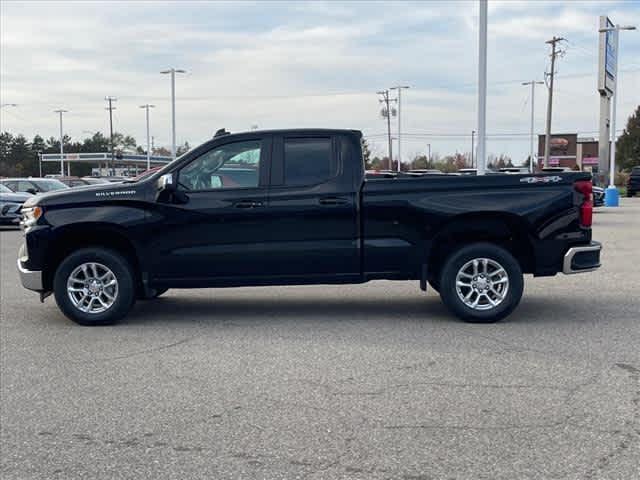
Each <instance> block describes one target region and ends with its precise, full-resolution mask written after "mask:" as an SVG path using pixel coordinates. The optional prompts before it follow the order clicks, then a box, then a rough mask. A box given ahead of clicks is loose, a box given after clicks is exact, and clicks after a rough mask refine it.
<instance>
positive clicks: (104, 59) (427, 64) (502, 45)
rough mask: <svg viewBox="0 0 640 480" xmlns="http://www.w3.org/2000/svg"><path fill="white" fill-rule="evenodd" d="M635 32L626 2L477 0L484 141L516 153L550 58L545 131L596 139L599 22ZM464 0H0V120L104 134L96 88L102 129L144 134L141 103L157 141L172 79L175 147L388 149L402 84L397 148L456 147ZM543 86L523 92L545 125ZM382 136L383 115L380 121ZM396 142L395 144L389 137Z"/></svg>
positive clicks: (635, 64)
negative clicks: (328, 131)
mask: <svg viewBox="0 0 640 480" xmlns="http://www.w3.org/2000/svg"><path fill="white" fill-rule="evenodd" d="M599 15H608V16H609V17H610V18H611V19H612V20H613V21H614V22H615V23H620V24H633V25H637V26H638V27H639V28H640V0H634V1H611V2H607V1H602V0H600V1H557V2H546V1H535V2H534V1H516V0H512V1H497V0H495V1H494V0H490V1H489V15H488V19H489V20H488V97H487V133H488V137H487V151H488V153H493V154H500V153H505V154H507V155H510V156H511V157H512V158H514V160H516V161H521V160H523V159H524V158H526V156H527V155H528V153H529V137H528V132H529V130H530V108H531V103H530V102H531V98H530V87H526V86H522V85H521V83H522V82H524V81H530V80H543V79H544V72H545V70H547V71H548V69H549V60H550V59H549V53H550V47H549V45H547V44H545V41H546V40H548V39H550V38H551V37H553V36H554V35H557V36H562V37H565V38H566V39H567V42H564V43H563V45H562V48H563V49H564V50H565V51H566V53H565V55H564V56H563V57H562V58H560V59H559V60H558V62H557V67H558V68H557V76H556V82H555V90H554V103H553V129H552V130H553V132H555V133H574V132H577V133H579V134H581V135H583V136H597V130H598V118H599V97H598V94H597V91H596V86H597V69H598V56H597V52H598V33H597V28H598V17H599ZM477 57H478V2H477V1H449V2H439V1H422V2H390V1H387V2H366V1H350V2H341V1H336V0H332V1H323V2H302V1H299V2H294V1H288V2H287V1H280V2H268V1H255V2H249V1H235V2H222V1H217V2H204V1H201V2H186V1H183V2H173V3H172V2H152V1H142V0H140V1H127V2H125V1H121V2H118V1H110V2H105V3H100V2H79V1H74V2H71V1H67V2H53V1H46V2H35V1H28V2H13V1H8V0H2V2H0V100H1V103H2V104H5V103H16V104H18V106H17V107H3V108H2V109H1V110H0V112H1V114H0V122H1V125H0V127H1V129H2V130H7V131H10V132H13V133H23V134H25V135H26V136H27V137H29V138H31V137H32V136H33V135H34V134H36V133H39V134H41V135H43V136H44V137H49V136H58V135H59V123H58V117H57V114H55V113H54V112H53V111H54V110H56V109H59V108H64V109H66V110H69V112H68V113H65V115H64V131H65V133H66V134H68V135H70V136H71V137H73V138H74V139H80V138H84V137H87V136H90V132H95V131H98V130H100V131H102V132H108V128H109V123H108V112H107V111H106V110H105V106H106V102H105V101H104V97H105V96H106V95H111V96H115V97H117V102H116V103H115V105H116V110H115V111H114V129H115V130H116V131H120V132H123V133H126V134H131V135H133V136H134V137H135V138H136V139H137V140H138V143H139V144H144V143H145V141H146V140H145V138H146V124H145V113H144V110H143V109H141V108H139V106H140V105H143V104H146V103H151V104H154V105H155V108H154V109H152V110H151V134H152V135H153V136H154V138H155V145H156V146H167V147H168V146H170V143H171V103H170V81H169V78H168V76H167V75H161V74H160V73H159V72H160V71H161V70H164V69H167V68H169V67H175V68H182V69H185V70H186V71H187V73H186V74H184V75H178V76H177V79H176V99H177V100H176V124H177V141H178V143H179V144H181V143H183V142H184V141H188V142H189V143H190V144H191V145H192V146H194V145H197V144H199V143H202V142H203V141H206V140H208V139H209V138H211V136H212V135H213V133H214V132H215V131H216V130H218V129H219V128H222V127H225V128H226V129H227V130H230V131H232V132H236V131H244V130H249V129H250V128H252V127H253V126H258V127H259V128H265V129H266V128H290V127H332V128H353V129H359V130H362V131H363V132H364V134H365V136H366V137H367V138H368V139H369V141H370V143H371V145H372V149H373V151H374V153H376V154H380V155H383V154H386V148H387V147H386V137H385V133H386V121H385V120H384V119H383V118H382V117H381V115H380V105H379V103H378V95H376V92H377V91H379V90H382V89H385V88H388V87H391V86H394V85H408V86H410V89H408V90H405V91H403V94H402V105H401V112H402V157H403V160H404V161H406V160H408V159H409V158H412V157H413V156H415V155H417V154H424V153H425V152H426V151H427V149H428V146H427V145H428V144H430V145H431V150H432V152H434V153H439V154H440V155H446V154H451V153H455V152H456V151H458V152H468V151H470V149H471V131H472V130H474V129H476V125H477V79H478V73H477V69H478V61H477ZM619 60H620V77H619V85H618V88H619V92H620V93H619V99H618V115H617V127H618V128H619V129H621V128H623V127H624V124H625V123H626V119H627V117H628V116H629V115H630V114H631V113H632V111H633V109H634V108H635V107H636V106H637V105H638V104H640V31H635V32H634V31H630V32H623V33H622V34H621V36H620V54H619ZM546 104H547V89H546V87H545V86H544V85H541V86H538V88H537V90H536V95H535V105H534V106H535V129H536V132H537V133H543V130H544V122H545V115H546ZM392 128H393V131H394V132H393V133H394V136H395V135H396V130H397V123H396V119H393V124H392ZM394 148H397V145H394Z"/></svg>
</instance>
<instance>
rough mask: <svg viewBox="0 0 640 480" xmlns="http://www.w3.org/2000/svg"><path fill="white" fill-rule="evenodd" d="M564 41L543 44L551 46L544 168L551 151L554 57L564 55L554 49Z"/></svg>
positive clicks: (549, 41) (561, 51) (556, 39)
mask: <svg viewBox="0 0 640 480" xmlns="http://www.w3.org/2000/svg"><path fill="white" fill-rule="evenodd" d="M564 40H565V39H564V38H562V37H556V36H555V35H554V37H553V38H552V39H551V40H547V41H546V42H545V43H548V44H549V45H551V73H548V74H547V75H548V77H549V98H548V102H547V129H546V134H545V138H544V166H545V167H548V166H549V151H550V150H551V110H552V107H553V78H554V77H555V66H556V57H557V56H561V55H564V50H559V49H556V44H557V43H558V42H562V41H564Z"/></svg>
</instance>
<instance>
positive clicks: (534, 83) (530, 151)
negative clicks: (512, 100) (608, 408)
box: [522, 80, 544, 173]
mask: <svg viewBox="0 0 640 480" xmlns="http://www.w3.org/2000/svg"><path fill="white" fill-rule="evenodd" d="M542 84H544V82H536V81H535V80H531V81H530V82H522V85H531V132H530V135H531V139H530V140H531V148H530V150H529V172H530V173H533V139H534V131H533V124H534V113H535V109H534V108H535V107H534V106H535V95H536V85H542Z"/></svg>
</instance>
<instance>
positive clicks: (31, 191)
mask: <svg viewBox="0 0 640 480" xmlns="http://www.w3.org/2000/svg"><path fill="white" fill-rule="evenodd" d="M27 193H30V194H31V195H35V194H36V193H38V191H37V190H36V189H35V188H33V187H31V188H27Z"/></svg>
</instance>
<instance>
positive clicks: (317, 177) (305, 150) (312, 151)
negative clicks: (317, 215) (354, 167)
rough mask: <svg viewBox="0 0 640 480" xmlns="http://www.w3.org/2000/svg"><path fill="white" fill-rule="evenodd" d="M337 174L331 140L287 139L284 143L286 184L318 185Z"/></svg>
mask: <svg viewBox="0 0 640 480" xmlns="http://www.w3.org/2000/svg"><path fill="white" fill-rule="evenodd" d="M335 174H336V165H335V162H333V155H332V154H331V138H328V137H327V138H324V137H323V138H287V139H285V141H284V183H285V185H287V186H304V185H316V184H318V183H322V182H325V181H327V180H329V179H330V178H331V177H333V176H334V175H335Z"/></svg>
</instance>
